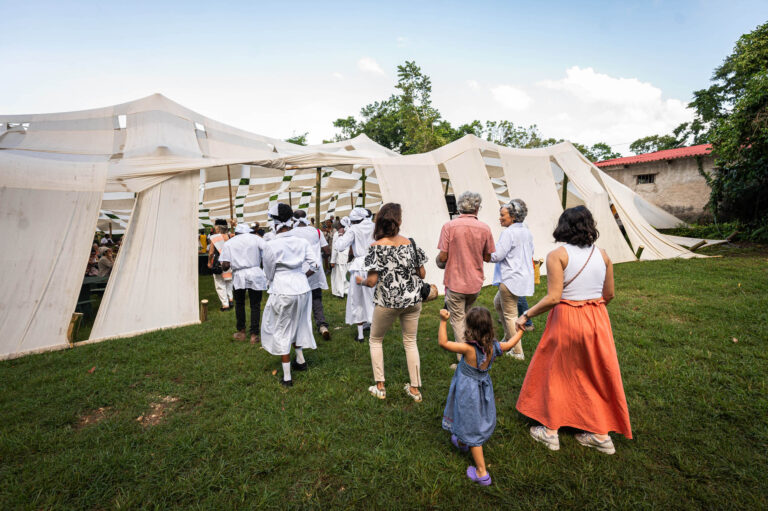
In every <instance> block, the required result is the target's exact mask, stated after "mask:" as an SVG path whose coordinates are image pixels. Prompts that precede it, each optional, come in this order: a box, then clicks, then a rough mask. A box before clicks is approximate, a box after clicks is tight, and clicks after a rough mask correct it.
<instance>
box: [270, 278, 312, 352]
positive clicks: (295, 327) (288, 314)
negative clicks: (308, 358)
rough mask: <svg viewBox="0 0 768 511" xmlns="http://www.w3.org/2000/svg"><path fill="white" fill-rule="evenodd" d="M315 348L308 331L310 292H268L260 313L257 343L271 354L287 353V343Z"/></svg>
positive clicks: (310, 331)
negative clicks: (297, 293)
mask: <svg viewBox="0 0 768 511" xmlns="http://www.w3.org/2000/svg"><path fill="white" fill-rule="evenodd" d="M294 343H295V344H296V347H297V348H303V349H316V348H317V344H315V336H314V334H313V333H312V293H311V292H307V293H304V294H301V295H278V294H271V295H269V299H268V300H267V304H266V305H265V306H264V314H263V315H262V317H261V345H262V347H263V348H264V349H265V350H267V352H268V353H270V354H272V355H288V354H290V353H291V345H292V344H294Z"/></svg>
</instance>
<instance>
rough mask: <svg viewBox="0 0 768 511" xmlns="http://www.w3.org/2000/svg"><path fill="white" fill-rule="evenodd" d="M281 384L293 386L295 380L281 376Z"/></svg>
mask: <svg viewBox="0 0 768 511" xmlns="http://www.w3.org/2000/svg"><path fill="white" fill-rule="evenodd" d="M280 385H282V386H283V387H293V380H287V381H286V380H284V379H283V378H282V377H281V378H280Z"/></svg>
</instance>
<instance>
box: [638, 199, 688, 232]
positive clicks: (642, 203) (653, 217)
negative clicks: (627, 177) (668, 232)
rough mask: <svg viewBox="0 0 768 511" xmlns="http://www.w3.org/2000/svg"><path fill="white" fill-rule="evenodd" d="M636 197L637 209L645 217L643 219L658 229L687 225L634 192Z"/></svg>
mask: <svg viewBox="0 0 768 511" xmlns="http://www.w3.org/2000/svg"><path fill="white" fill-rule="evenodd" d="M632 194H633V196H634V202H635V208H637V211H638V212H640V214H641V215H643V218H645V220H646V221H647V222H648V223H649V224H651V225H652V226H653V227H654V228H656V229H674V228H675V227H681V226H684V225H687V224H686V223H685V222H683V221H682V220H680V219H679V218H677V217H676V216H674V215H672V214H671V213H669V212H667V211H664V210H663V209H661V208H660V207H658V206H657V205H656V204H652V203H650V202H648V201H647V200H645V199H643V198H642V197H641V196H640V195H638V194H636V193H634V192H632Z"/></svg>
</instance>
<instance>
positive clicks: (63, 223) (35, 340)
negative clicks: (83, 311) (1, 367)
mask: <svg viewBox="0 0 768 511" xmlns="http://www.w3.org/2000/svg"><path fill="white" fill-rule="evenodd" d="M3 156H4V162H3V172H2V173H0V239H2V240H3V246H4V247H8V249H7V250H4V251H3V270H4V275H3V285H2V286H0V333H1V334H0V359H6V358H14V357H18V356H21V355H24V354H28V353H35V352H38V351H48V350H51V349H57V348H63V347H66V346H68V342H67V337H66V334H67V327H68V326H69V322H70V319H71V317H72V312H73V311H74V310H75V305H76V304H77V297H78V295H79V292H80V285H81V283H82V279H83V275H84V273H85V268H86V265H87V262H88V254H89V252H90V250H91V241H92V240H93V232H94V230H95V228H96V219H97V218H98V213H99V205H100V204H101V197H102V191H103V189H104V183H105V181H106V177H107V169H106V165H105V164H91V163H82V162H69V163H66V164H61V163H60V162H53V161H50V160H48V161H46V160H41V159H38V158H30V157H27V156H16V155H11V154H9V152H6V154H4V155H3ZM30 204H34V210H31V209H30V208H29V205H30Z"/></svg>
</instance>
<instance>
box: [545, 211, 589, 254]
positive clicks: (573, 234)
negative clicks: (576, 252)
mask: <svg viewBox="0 0 768 511" xmlns="http://www.w3.org/2000/svg"><path fill="white" fill-rule="evenodd" d="M552 236H554V237H555V241H562V242H565V243H569V244H571V245H576V246H577V247H581V248H585V247H588V246H590V245H592V244H593V243H594V242H595V241H596V240H597V237H598V236H600V233H599V232H597V226H596V225H595V219H594V218H592V213H590V212H589V210H588V209H587V208H585V207H584V206H576V207H575V208H568V209H566V210H565V211H563V214H562V215H560V219H558V221H557V227H556V228H555V232H553V233H552Z"/></svg>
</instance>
